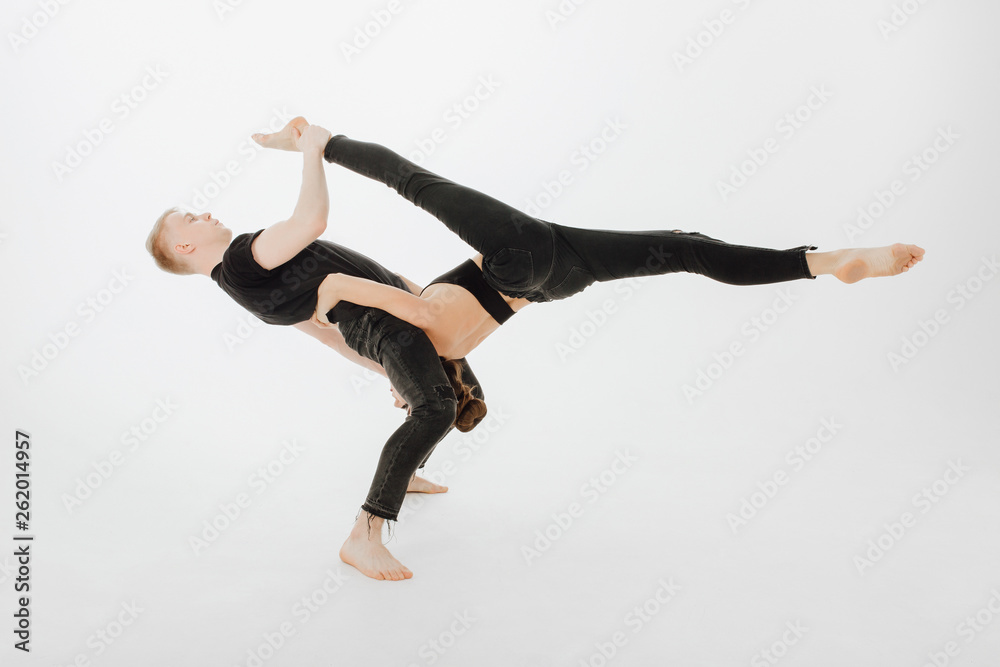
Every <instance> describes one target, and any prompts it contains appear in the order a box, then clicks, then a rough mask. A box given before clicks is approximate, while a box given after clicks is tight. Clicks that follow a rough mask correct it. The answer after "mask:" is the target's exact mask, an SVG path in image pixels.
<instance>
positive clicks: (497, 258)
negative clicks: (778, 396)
mask: <svg viewBox="0 0 1000 667" xmlns="http://www.w3.org/2000/svg"><path fill="white" fill-rule="evenodd" d="M324 158H325V159H326V161H327V162H331V163H335V164H339V165H341V166H343V167H346V168H348V169H350V170H352V171H355V172H357V173H359V174H361V175H363V176H367V177H368V178H372V179H374V180H377V181H380V182H381V183H384V184H385V185H387V186H389V187H391V188H393V189H394V190H396V192H398V193H399V194H400V195H402V196H403V197H405V198H406V199H407V200H409V201H410V202H412V203H413V204H414V205H416V206H419V207H420V208H422V209H424V210H425V211H427V212H428V213H431V214H432V215H434V216H435V217H436V218H437V219H438V220H440V221H441V222H443V223H444V224H445V226H447V227H448V229H450V230H451V231H453V232H455V233H456V234H458V236H459V237H460V238H461V239H462V240H463V241H465V242H466V243H468V244H469V245H470V246H472V247H473V248H475V249H476V250H477V251H479V252H480V253H482V255H483V277H484V278H485V280H486V282H487V283H488V284H489V285H490V286H491V287H493V289H495V290H497V291H498V292H501V293H502V294H506V295H507V296H510V297H515V298H517V297H523V298H526V299H528V300H529V301H553V300H556V299H564V298H566V297H568V296H571V295H573V294H576V293H578V292H580V291H582V290H583V289H585V288H586V287H588V286H589V285H591V284H593V283H594V282H597V281H606V280H616V279H620V278H633V277H637V276H647V275H660V274H666V273H678V272H686V273H698V274H701V275H703V276H707V277H709V278H711V279H713V280H717V281H719V282H724V283H729V284H731V285H763V284H768V283H777V282H785V281H788V280H797V279H801V278H809V279H812V278H815V276H813V275H812V274H810V273H809V267H808V265H807V263H806V251H807V250H816V246H813V245H803V246H798V247H795V248H789V249H787V250H774V249H771V248H757V247H752V246H745V245H733V244H730V243H726V242H724V241H720V240H718V239H714V238H711V237H709V236H706V235H704V234H700V233H698V232H683V231H679V230H674V231H666V230H650V231H612V230H599V229H578V228H575V227H566V226H563V225H558V224H555V223H552V222H547V221H545V220H540V219H538V218H533V217H531V216H529V215H526V214H524V213H522V212H521V211H518V210H517V209H515V208H513V207H511V206H508V205H507V204H504V203H503V202H501V201H498V200H496V199H494V198H492V197H490V196H488V195H485V194H483V193H481V192H478V191H476V190H473V189H472V188H469V187H466V186H463V185H459V184H457V183H455V182H453V181H450V180H448V179H446V178H443V177H441V176H438V175H437V174H434V173H432V172H430V171H428V170H427V169H424V168H423V167H420V166H419V165H417V164H415V163H413V162H411V161H409V160H407V159H406V158H404V157H402V156H401V155H399V154H397V153H395V152H393V151H391V150H389V149H388V148H386V147H384V146H381V145H379V144H374V143H369V142H362V141H356V140H354V139H349V138H347V137H345V136H344V135H342V134H338V135H336V136H334V137H331V138H330V141H329V142H327V144H326V148H325V150H324Z"/></svg>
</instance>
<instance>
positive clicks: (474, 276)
mask: <svg viewBox="0 0 1000 667" xmlns="http://www.w3.org/2000/svg"><path fill="white" fill-rule="evenodd" d="M436 283H449V284H451V285H458V286H459V287H464V288H465V289H467V290H469V292H471V293H472V296H474V297H476V301H478V302H479V305H481V306H482V307H483V308H484V309H485V310H486V312H487V313H489V314H490V316H492V317H493V319H494V320H496V321H497V324H503V323H504V322H506V321H507V320H509V319H510V318H511V315H513V314H514V309H513V308H511V307H510V305H509V304H508V303H507V302H506V301H504V299H503V297H502V296H500V293H499V292H497V291H496V290H495V289H493V288H492V287H490V286H489V285H488V284H487V283H486V280H485V279H484V278H483V270H482V269H480V268H479V267H478V266H476V263H475V262H474V261H473V260H471V259H470V260H468V261H465V262H462V263H461V264H459V265H458V266H456V267H455V268H454V269H452V270H451V271H448V272H447V273H443V274H441V275H440V276H438V277H437V278H435V279H434V280H432V281H430V282H429V283H427V287H430V286H431V285H434V284H436ZM427 287H425V288H424V289H427ZM420 293H421V294H423V291H422V290H421V292H420Z"/></svg>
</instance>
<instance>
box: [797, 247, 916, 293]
mask: <svg viewBox="0 0 1000 667" xmlns="http://www.w3.org/2000/svg"><path fill="white" fill-rule="evenodd" d="M923 258H924V249H923V248H921V247H920V246H917V245H913V244H905V243H893V244H892V245H889V246H883V247H881V248H847V249H844V250H834V251H833V252H807V253H806V263H807V264H808V265H809V272H810V273H811V274H812V275H814V276H819V275H823V274H827V273H829V274H833V275H834V276H836V277H837V279H838V280H840V281H842V282H845V283H848V284H850V283H856V282H858V281H859V280H863V279H865V278H877V277H882V276H896V275H899V274H900V273H903V272H904V271H909V270H910V269H912V268H913V267H914V266H916V264H917V262H919V261H920V260H922V259H923Z"/></svg>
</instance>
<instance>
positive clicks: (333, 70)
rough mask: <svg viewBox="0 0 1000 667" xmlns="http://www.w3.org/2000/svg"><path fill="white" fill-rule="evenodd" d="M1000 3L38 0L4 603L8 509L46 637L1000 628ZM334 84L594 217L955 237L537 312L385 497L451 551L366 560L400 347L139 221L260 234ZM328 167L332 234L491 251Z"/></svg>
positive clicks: (839, 658)
mask: <svg viewBox="0 0 1000 667" xmlns="http://www.w3.org/2000/svg"><path fill="white" fill-rule="evenodd" d="M998 20H1000V8H998V6H997V5H996V3H992V2H987V1H986V0H957V1H953V2H949V3H945V2H919V3H918V2H917V1H916V0H891V1H890V0H878V1H877V2H861V1H860V0H850V1H846V2H839V3H798V2H793V1H792V0H780V1H771V2H759V1H758V0H752V1H749V0H739V1H738V2H730V1H727V0H719V1H717V2H712V3H697V2H690V1H688V2H679V3H658V2H651V1H643V2H624V3H612V2H596V1H595V2H582V1H581V0H562V1H561V2H559V1H557V0H549V1H545V2H528V1H527V0H515V1H511V2H504V3H493V4H490V5H489V6H486V5H485V4H483V3H468V2H459V1H458V0H442V1H439V2H428V1H424V2H410V1H409V0H393V1H392V2H389V1H388V0H376V1H372V2H364V3H351V4H348V3H341V4H336V5H329V4H324V3H318V2H312V3H305V2H289V3H281V4H278V3H266V2H262V1H258V0H249V1H247V2H237V1H235V0H216V1H215V2H213V1H212V0H202V1H200V2H179V3H159V4H157V5H155V7H154V6H153V5H151V4H149V3H127V2H120V1H119V2H113V1H107V0H104V1H102V0H91V1H89V2H67V3H65V4H63V3H61V2H57V1H56V0H31V1H26V0H17V1H15V2H8V3H6V4H5V10H4V16H3V22H2V26H3V28H4V32H5V33H6V35H7V39H6V41H7V45H6V47H5V49H4V50H3V54H2V56H0V68H2V77H3V88H4V91H5V93H6V94H5V103H4V107H3V114H4V119H3V120H4V122H3V127H4V132H3V147H4V157H5V159H4V160H3V161H2V164H0V182H2V183H3V188H4V190H3V192H4V197H3V202H4V206H3V215H2V216H0V264H2V266H3V274H4V284H5V285H6V286H7V289H5V290H3V292H2V296H0V299H2V308H3V312H4V313H5V327H4V339H3V346H2V349H3V352H2V354H3V365H2V369H3V401H2V405H3V418H2V427H3V433H4V440H5V442H6V443H7V444H6V445H5V446H4V447H3V455H2V456H0V462H2V466H0V497H2V498H3V499H4V501H3V508H2V509H3V516H4V517H5V520H4V523H3V525H4V526H7V527H9V528H4V530H2V531H0V533H3V535H2V539H3V540H4V542H5V543H7V546H5V547H4V548H3V549H2V550H0V553H3V554H4V556H2V557H0V582H2V587H0V590H2V593H0V612H2V615H3V617H4V618H6V619H8V621H7V625H9V626H10V628H14V625H15V623H16V621H17V619H14V618H13V614H14V613H15V612H16V610H17V609H18V608H19V607H20V605H19V603H18V598H19V597H21V596H23V595H25V593H23V592H20V593H19V592H16V590H15V586H16V585H18V581H17V579H18V577H19V574H18V565H19V564H18V563H17V559H16V558H15V557H14V555H13V554H14V550H15V548H17V546H18V545H22V544H24V542H23V541H15V540H14V539H13V538H14V537H15V536H24V535H32V536H34V541H33V542H31V554H32V556H31V561H30V575H29V577H30V581H29V582H28V583H29V584H30V593H29V595H30V605H29V608H30V631H31V641H30V647H31V652H30V654H25V653H23V652H21V651H19V650H16V649H15V648H14V643H15V642H16V641H17V638H16V636H15V635H14V634H13V633H12V632H10V631H8V632H6V633H5V637H6V640H5V646H4V647H3V648H2V651H3V653H2V655H3V658H2V663H3V664H4V665H8V664H9V665H20V664H24V665H60V666H64V665H74V664H75V665H100V666H112V665H114V666H117V665H157V666H159V665H182V664H183V665H213V666H215V665H234V666H235V665H244V666H247V667H250V666H253V665H268V666H269V667H270V666H272V665H273V666H278V665H359V664H372V665H402V666H410V665H420V666H422V665H431V664H439V665H525V666H529V667H542V666H555V665H567V666H570V665H572V666H576V665H591V666H593V667H599V666H601V665H638V666H644V665H689V666H693V665H705V666H709V665H710V666H713V667H714V666H717V665H724V664H732V665H740V664H744V665H746V664H749V665H751V666H757V665H771V664H775V663H780V664H782V665H789V666H790V665H810V666H821V667H825V666H827V665H831V666H832V665H843V664H852V665H872V666H876V665H877V666H880V667H881V666H884V665H900V666H904V665H907V666H913V667H919V666H921V665H925V664H935V665H960V666H963V667H973V666H976V667H980V666H985V665H987V664H995V663H994V662H992V661H993V660H995V656H996V655H997V651H998V649H1000V627H998V626H1000V618H998V614H1000V570H998V567H997V564H998V562H1000V537H998V534H997V529H998V525H1000V472H998V471H1000V454H998V452H997V437H996V433H997V423H996V422H997V419H996V410H997V404H998V401H997V398H998V391H997V370H998V364H997V360H998V355H997V351H996V346H995V340H996V332H997V323H998V310H997V304H998V299H997V294H998V290H1000V285H998V283H1000V280H996V279H995V278H996V273H997V270H998V268H997V267H998V265H997V254H998V246H1000V231H998V225H997V224H996V223H997V216H996V214H995V212H994V210H995V194H994V193H995V188H996V183H997V180H998V177H1000V173H998V171H1000V170H998V168H997V148H998V144H1000V133H998V129H997V123H996V119H997V118H998V117H1000V104H998V102H1000V95H998V91H997V78H996V72H997V66H998V65H1000V58H998V55H1000V46H998V45H997V42H996V29H995V28H996V25H997V21H998ZM298 114H302V115H305V116H306V117H307V118H308V119H309V120H310V121H312V122H315V123H318V124H320V125H323V126H324V127H326V128H328V129H330V130H331V131H332V132H333V133H334V134H338V133H343V134H346V135H348V136H350V137H352V138H356V139H360V140H365V141H375V142H378V143H381V144H383V145H386V146H388V147H390V148H392V149H394V150H396V151H398V152H400V153H403V154H405V155H407V156H409V157H410V158H411V159H414V160H416V161H418V162H420V163H422V164H424V165H426V166H428V167H429V168H430V169H432V170H433V171H436V172H437V173H440V174H442V175H444V176H447V177H449V178H452V179H454V180H457V181H459V182H461V183H465V184H467V185H470V186H472V187H475V188H477V189H480V190H482V191H484V192H486V193H488V194H490V195H492V196H494V197H497V198H499V199H502V200H504V201H507V202H509V203H511V204H512V205H515V206H517V207H519V208H521V209H522V210H525V211H527V212H530V213H533V214H534V215H537V216H539V217H542V218H544V219H547V220H553V221H555V222H560V223H562V224H568V225H575V226H580V227H591V228H610V229H659V228H665V229H673V228H681V229H685V230H689V231H701V232H703V233H706V234H709V235H711V236H715V237H718V238H722V239H724V240H727V241H729V242H731V243H741V244H745V245H760V246H768V247H776V248H789V247H793V246H798V245H803V244H813V245H817V246H818V247H819V249H820V250H833V249H836V248H840V247H850V246H881V245H887V244H890V243H893V242H897V241H902V242H907V243H917V244H919V245H921V246H922V247H924V248H925V249H926V251H927V254H926V259H925V260H924V261H923V262H922V263H920V264H919V265H918V266H917V267H916V268H915V269H914V270H913V271H911V272H909V273H906V274H904V275H902V276H900V277H895V278H881V279H874V280H868V281H863V282H861V283H859V284H856V285H844V284H842V283H840V282H839V281H837V280H836V279H834V278H833V277H832V276H824V277H821V278H819V279H817V280H815V281H796V282H791V283H786V284H783V285H764V286H752V287H735V286H729V285H724V284H721V283H716V282H713V281H711V280H708V279H706V278H703V277H701V276H696V275H674V276H667V277H662V278H655V279H650V280H646V281H630V282H624V283H617V284H614V283H607V284H599V285H595V286H593V287H591V288H589V289H588V290H587V291H586V292H584V293H583V294H581V295H579V296H577V297H574V298H573V299H570V300H566V301H562V302H558V303H552V304H546V305H538V306H532V307H531V308H528V309H527V310H526V311H524V312H522V313H519V314H518V315H517V316H516V317H515V318H513V319H512V320H511V321H510V322H509V323H508V324H506V325H504V327H503V328H502V330H501V331H499V332H497V333H496V334H495V336H494V337H493V338H491V339H490V340H488V341H486V343H484V344H483V345H482V347H481V348H480V349H479V350H477V351H476V352H475V353H474V354H472V355H470V361H471V363H472V364H473V367H474V369H475V371H476V373H477V374H478V376H479V378H480V380H481V381H482V383H483V385H484V389H485V392H486V394H487V399H488V403H489V407H490V413H491V416H490V417H489V419H488V420H487V421H486V422H484V424H482V425H481V426H480V427H479V428H478V429H477V430H476V431H473V432H472V433H469V434H466V435H461V434H458V433H455V434H452V435H451V436H449V437H448V439H447V440H445V441H444V442H443V443H442V444H441V445H439V447H438V448H437V450H436V451H435V453H434V455H433V456H432V458H431V459H430V461H429V463H428V468H427V471H428V472H429V473H431V476H432V478H434V479H437V480H438V481H443V482H444V483H446V484H448V485H449V486H450V491H449V492H448V493H446V494H443V495H436V496H430V497H426V496H425V497H412V496H413V494H411V497H409V498H408V499H407V501H406V504H405V506H404V510H403V513H402V515H401V520H400V522H399V524H398V526H396V528H395V529H394V530H393V536H392V539H391V540H390V541H388V543H387V546H388V547H389V549H390V550H391V551H392V552H393V554H394V555H396V556H397V557H398V558H399V559H400V560H401V561H402V562H403V563H404V564H405V565H407V566H408V567H409V568H410V569H412V570H413V572H414V576H413V578H412V579H410V580H407V581H403V582H382V581H373V580H371V579H368V578H366V577H364V576H362V575H360V573H358V571H357V570H355V569H353V568H352V567H350V566H347V565H345V564H343V563H341V562H340V561H339V559H338V557H337V551H338V549H339V547H340V545H341V543H342V542H343V540H344V538H345V537H346V535H347V533H348V531H349V529H350V526H351V524H352V523H353V520H354V517H355V515H356V513H357V511H358V508H359V507H360V505H361V503H362V502H363V500H364V497H365V494H366V492H367V489H368V485H369V483H370V481H371V475H372V473H373V471H374V468H375V462H376V461H377V459H378V455H379V452H380V450H381V447H382V444H383V443H384V441H385V439H386V437H388V435H389V433H391V431H392V430H393V429H394V428H395V427H396V426H397V424H398V423H399V421H400V419H401V418H402V413H401V412H400V411H398V410H396V409H394V408H393V407H392V403H391V398H390V396H389V394H388V391H387V390H388V384H387V382H386V381H385V380H384V379H381V378H377V379H376V378H372V377H369V376H366V375H365V374H364V373H363V372H361V371H360V370H359V369H358V368H357V367H355V366H353V365H351V364H350V363H349V362H347V361H345V360H343V359H341V358H339V357H337V356H336V355H335V354H334V353H333V352H332V351H330V350H328V349H326V348H324V347H323V346H321V345H320V344H319V343H317V342H316V341H314V340H312V339H310V338H307V337H306V336H304V335H302V334H301V333H299V332H297V331H295V330H294V329H291V328H283V327H269V326H264V325H260V326H254V325H259V322H257V321H256V320H254V319H253V318H252V317H250V316H249V315H248V314H247V313H246V312H245V311H243V310H242V309H241V308H240V307H239V306H238V305H237V304H235V303H234V302H233V301H231V300H230V299H229V298H228V297H227V296H226V295H225V294H224V293H223V292H222V291H221V290H219V289H218V287H217V286H216V285H215V284H214V283H212V282H211V281H210V280H208V279H205V278H204V277H200V276H191V277H184V278H180V277H176V276H171V275H168V274H165V273H162V272H160V271H159V270H158V269H156V267H155V266H154V265H153V263H152V260H151V259H150V258H149V256H148V255H147V254H146V252H145V250H144V248H143V243H144V241H145V238H146V235H147V234H148V232H149V229H150V227H151V226H152V223H153V221H154V220H155V219H156V217H157V216H158V215H159V214H160V213H161V212H162V211H163V210H164V209H165V208H167V207H168V206H171V205H175V204H178V205H183V206H188V207H190V208H191V209H193V210H194V211H196V212H203V211H210V212H211V213H212V214H213V215H214V216H215V217H217V218H219V219H221V220H222V222H223V223H225V224H226V225H227V226H229V227H230V228H232V229H233V230H234V232H235V233H236V234H239V233H242V232H247V231H254V230H257V229H260V228H262V227H264V226H267V225H270V224H272V223H274V222H276V221H278V220H281V219H283V218H284V217H287V215H288V214H289V213H290V211H291V210H292V208H293V207H294V204H295V201H296V197H297V195H298V189H299V184H300V178H301V158H300V157H299V156H298V155H293V154H291V153H283V152H268V151H263V150H262V149H259V148H257V147H255V146H254V145H253V144H252V142H251V141H250V139H249V135H250V134H252V133H253V132H256V131H260V130H263V129H265V128H267V127H268V125H269V124H271V125H272V127H275V128H276V127H279V126H280V125H282V124H283V123H284V121H285V120H287V117H289V116H294V115H298ZM326 171H327V181H328V183H329V188H330V197H331V212H330V221H329V226H328V229H327V232H326V234H325V238H328V239H330V240H334V241H337V242H340V243H343V244H346V245H348V246H350V247H353V248H356V249H358V250H360V251H362V252H364V253H366V254H368V255H370V256H372V257H374V258H376V259H377V260H379V261H380V262H382V263H383V264H385V265H386V266H388V267H390V268H391V269H393V270H396V271H399V272H401V273H403V274H404V275H406V276H408V277H410V278H412V279H414V280H415V281H417V282H421V283H425V282H427V281H428V280H429V279H431V278H433V277H434V276H436V275H438V274H439V273H441V272H443V271H444V270H446V269H449V268H451V267H452V266H454V265H456V264H457V263H459V262H460V261H461V260H463V259H465V258H467V257H469V256H471V255H472V251H471V250H470V249H469V248H467V247H465V246H464V245H463V244H462V243H461V242H460V241H459V240H458V239H457V238H455V237H454V236H453V235H451V234H450V233H449V232H448V231H447V230H446V229H444V227H443V225H441V224H439V223H438V222H437V221H436V220H435V219H434V218H433V217H431V216H430V215H428V214H426V213H424V212H423V211H421V210H419V209H417V208H415V207H414V206H412V205H411V204H409V203H408V202H406V201H404V200H403V199H402V198H400V197H398V196H397V195H396V194H395V193H394V192H393V191H391V190H389V189H387V188H385V187H384V186H382V185H381V184H378V183H374V182H372V181H368V180H367V179H364V178H363V177H361V176H358V175H356V174H354V173H351V172H349V171H347V170H344V169H341V168H339V167H336V166H334V165H327V169H326ZM735 344H739V347H738V349H739V351H740V354H738V355H732V354H731V353H729V350H730V349H731V347H732V346H733V345H735ZM18 430H20V431H21V432H26V433H28V434H30V447H31V449H30V452H31V458H30V475H31V476H30V480H31V482H30V483H31V498H30V500H31V514H30V522H29V526H28V528H27V529H26V530H18V529H17V528H16V525H15V506H14V501H15V496H14V484H15V473H16V472H18V471H17V470H16V468H15V451H16V445H15V442H17V441H18V439H19V438H18V437H17V436H16V435H15V434H16V432H17V431H18ZM283 451H284V452H285V454H282V452H283ZM282 456H283V459H282ZM282 460H283V461H284V462H282ZM241 499H242V500H244V501H245V502H243V506H242V507H241V506H240V504H239V502H238V501H239V500H241ZM237 512H238V515H237ZM213 524H214V527H213ZM194 539H200V540H202V543H201V544H200V545H199V544H197V543H196V542H193V540H194Z"/></svg>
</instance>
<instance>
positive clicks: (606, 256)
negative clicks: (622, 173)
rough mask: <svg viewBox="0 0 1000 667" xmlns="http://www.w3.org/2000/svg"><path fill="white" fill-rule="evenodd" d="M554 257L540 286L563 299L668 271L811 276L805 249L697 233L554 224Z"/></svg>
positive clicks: (757, 277)
mask: <svg viewBox="0 0 1000 667" xmlns="http://www.w3.org/2000/svg"><path fill="white" fill-rule="evenodd" d="M552 226H553V228H554V234H555V239H556V240H555V247H556V253H555V256H556V260H555V262H554V264H553V270H552V274H551V276H550V278H549V280H548V281H547V282H546V283H545V284H544V285H543V286H542V288H541V290H542V291H543V292H544V293H545V294H546V296H547V297H549V298H550V299H564V298H566V297H568V296H571V295H572V294H576V293H577V292H579V291H581V290H582V289H584V288H585V287H587V286H588V285H590V284H592V283H594V282H598V281H608V280H618V279H622V278H633V277H637V276H648V275H663V274H667V273H682V272H683V273H697V274H700V275H703V276H706V277H707V278H711V279H712V280H717V281H719V282H723V283H727V284H730V285H764V284H768V283H778V282H785V281H789V280H799V279H803V278H805V279H813V278H815V276H814V275H812V274H811V273H810V272H809V267H808V263H807V261H806V256H805V254H806V251H807V250H815V249H816V246H798V247H796V248H789V249H787V250H776V249H772V248H760V247H754V246H745V245H736V244H731V243H726V242H725V241H720V240H719V239H715V238H712V237H710V236H706V235H705V234H700V233H698V232H684V231H679V230H673V231H667V230H650V231H628V232H620V231H611V230H600V229H578V228H575V227H566V226H563V225H557V224H553V225H552Z"/></svg>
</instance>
